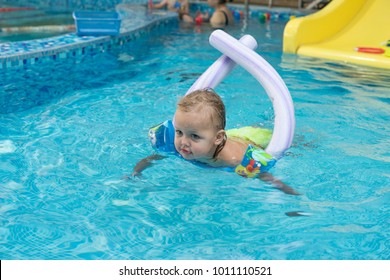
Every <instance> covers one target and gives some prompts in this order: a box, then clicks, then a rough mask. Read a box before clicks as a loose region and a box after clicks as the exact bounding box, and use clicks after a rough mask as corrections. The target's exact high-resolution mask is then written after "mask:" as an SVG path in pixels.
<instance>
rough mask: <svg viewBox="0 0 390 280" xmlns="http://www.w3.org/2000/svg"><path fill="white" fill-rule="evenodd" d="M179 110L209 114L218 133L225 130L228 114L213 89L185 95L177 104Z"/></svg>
mask: <svg viewBox="0 0 390 280" xmlns="http://www.w3.org/2000/svg"><path fill="white" fill-rule="evenodd" d="M177 109H178V110H180V111H183V112H199V111H203V112H206V113H209V116H210V121H211V124H213V126H214V128H215V129H216V130H217V131H218V130H221V129H225V126H226V112H225V105H224V104H223V101H222V99H221V97H219V95H218V94H217V93H216V92H215V91H214V90H213V89H211V88H205V89H200V90H195V91H193V92H191V93H189V94H187V95H185V96H184V97H183V98H182V99H181V100H180V101H179V102H178V104H177Z"/></svg>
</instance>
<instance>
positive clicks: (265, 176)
mask: <svg viewBox="0 0 390 280" xmlns="http://www.w3.org/2000/svg"><path fill="white" fill-rule="evenodd" d="M259 178H260V180H262V181H263V182H266V183H269V184H271V185H273V186H274V187H275V188H277V189H278V190H281V191H282V192H284V193H286V194H291V195H301V194H300V193H299V192H297V191H296V190H294V189H293V188H292V187H290V186H288V185H286V184H285V183H283V182H282V181H280V180H279V179H276V178H275V177H274V176H273V175H272V174H271V173H269V172H263V173H260V175H259Z"/></svg>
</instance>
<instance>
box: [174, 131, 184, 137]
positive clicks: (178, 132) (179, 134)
mask: <svg viewBox="0 0 390 280" xmlns="http://www.w3.org/2000/svg"><path fill="white" fill-rule="evenodd" d="M175 132H176V135H177V136H182V135H183V132H182V131H181V130H176V131H175Z"/></svg>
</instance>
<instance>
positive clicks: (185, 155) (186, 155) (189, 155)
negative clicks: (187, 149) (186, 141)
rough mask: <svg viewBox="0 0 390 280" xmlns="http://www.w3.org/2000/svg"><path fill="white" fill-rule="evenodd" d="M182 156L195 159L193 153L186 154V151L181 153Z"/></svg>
mask: <svg viewBox="0 0 390 280" xmlns="http://www.w3.org/2000/svg"><path fill="white" fill-rule="evenodd" d="M180 154H181V156H182V157H183V158H185V159H188V160H192V159H194V157H193V155H192V154H185V153H180Z"/></svg>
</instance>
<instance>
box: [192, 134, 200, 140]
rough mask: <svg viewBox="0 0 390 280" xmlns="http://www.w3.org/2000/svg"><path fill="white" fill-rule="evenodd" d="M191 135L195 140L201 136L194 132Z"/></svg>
mask: <svg viewBox="0 0 390 280" xmlns="http://www.w3.org/2000/svg"><path fill="white" fill-rule="evenodd" d="M191 137H192V139H193V140H199V139H200V136H199V135H197V134H192V135H191Z"/></svg>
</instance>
